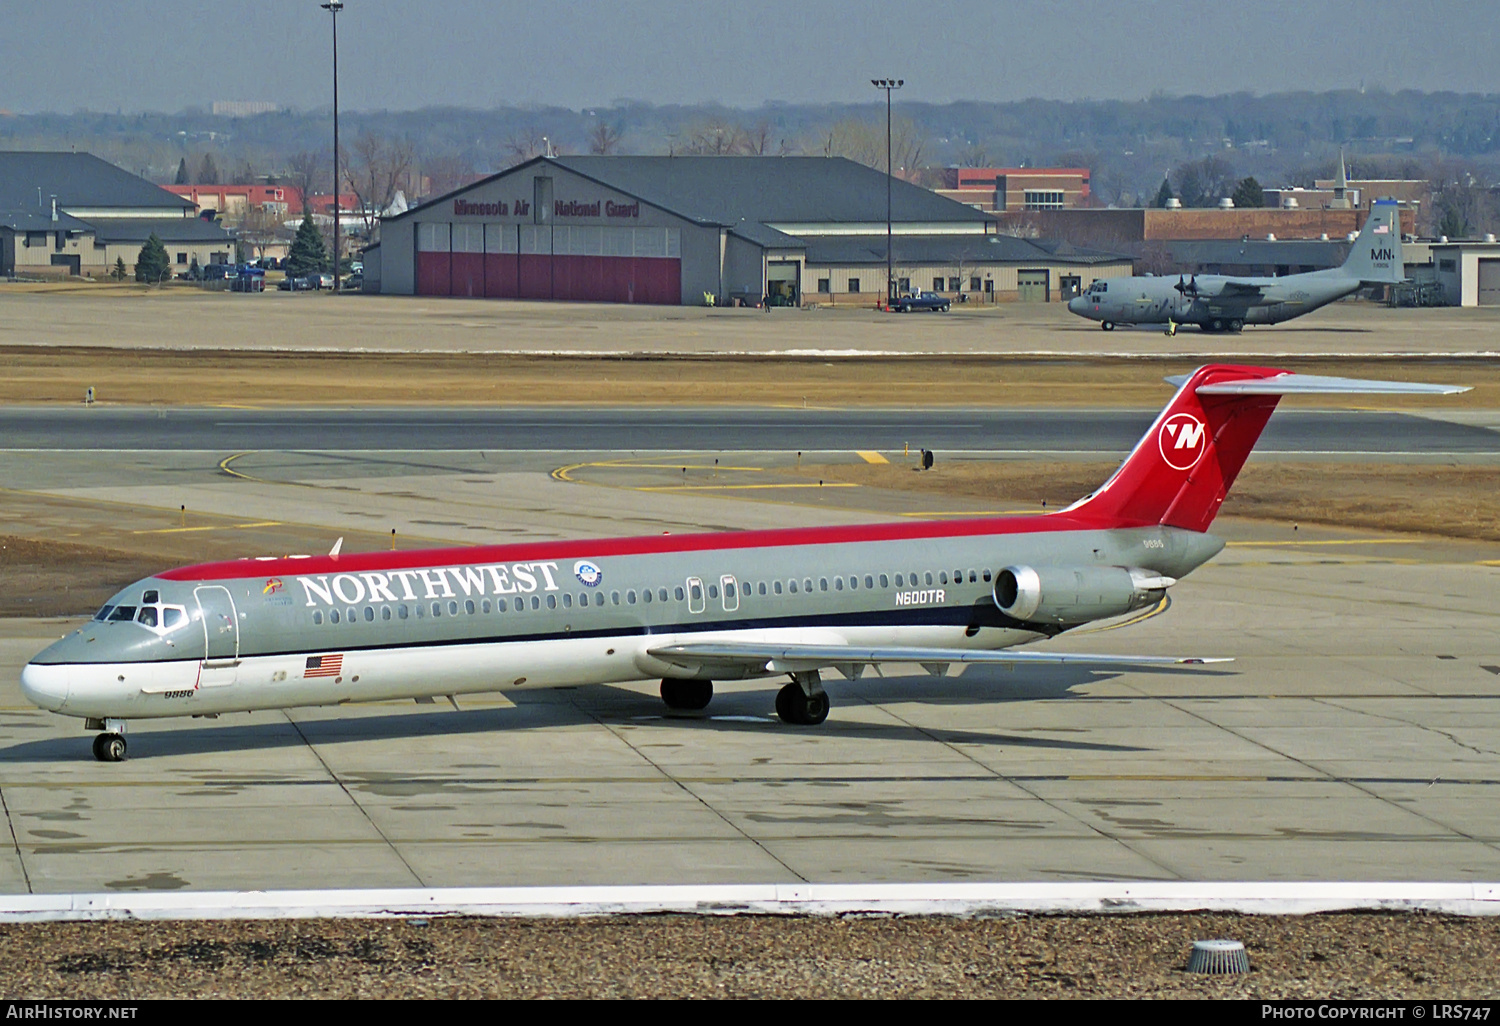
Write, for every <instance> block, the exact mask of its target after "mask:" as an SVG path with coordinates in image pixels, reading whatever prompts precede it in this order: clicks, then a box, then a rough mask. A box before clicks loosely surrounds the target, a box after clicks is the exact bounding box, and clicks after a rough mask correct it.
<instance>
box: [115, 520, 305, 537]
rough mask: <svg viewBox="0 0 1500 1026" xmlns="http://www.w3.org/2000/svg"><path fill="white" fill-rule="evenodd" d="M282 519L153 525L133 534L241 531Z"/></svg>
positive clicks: (274, 522) (277, 523)
mask: <svg viewBox="0 0 1500 1026" xmlns="http://www.w3.org/2000/svg"><path fill="white" fill-rule="evenodd" d="M280 526H281V521H280V520H256V521H254V522H253V523H249V524H211V525H208V526H205V527H153V528H151V529H149V530H142V531H131V532H130V533H131V534H182V533H184V532H187V531H239V530H242V529H244V528H246V527H280Z"/></svg>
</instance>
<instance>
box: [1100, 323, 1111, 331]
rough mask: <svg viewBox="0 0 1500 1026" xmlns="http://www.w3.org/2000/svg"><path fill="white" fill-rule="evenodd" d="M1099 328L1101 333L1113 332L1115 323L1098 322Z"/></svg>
mask: <svg viewBox="0 0 1500 1026" xmlns="http://www.w3.org/2000/svg"><path fill="white" fill-rule="evenodd" d="M1099 328H1100V330H1101V331H1114V330H1115V322H1114V321H1100V322H1099Z"/></svg>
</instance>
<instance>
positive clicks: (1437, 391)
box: [1166, 374, 1469, 395]
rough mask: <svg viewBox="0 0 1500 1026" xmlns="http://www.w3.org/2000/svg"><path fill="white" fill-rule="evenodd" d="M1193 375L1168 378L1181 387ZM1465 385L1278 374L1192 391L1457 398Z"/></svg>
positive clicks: (1202, 392)
mask: <svg viewBox="0 0 1500 1026" xmlns="http://www.w3.org/2000/svg"><path fill="white" fill-rule="evenodd" d="M1190 377H1191V375H1188V374H1178V375H1174V376H1172V377H1170V378H1167V379H1166V380H1167V384H1169V385H1173V386H1175V387H1177V388H1181V387H1182V386H1183V385H1185V384H1187V382H1188V380H1189V378H1190ZM1468 390H1469V389H1468V387H1467V386H1464V385H1428V384H1422V383H1420V382H1414V381H1372V380H1370V379H1368V378H1332V377H1327V376H1325V375H1322V374H1277V375H1275V376H1274V377H1268V378H1242V379H1240V380H1230V381H1212V382H1208V383H1205V384H1202V385H1199V386H1198V387H1197V388H1195V389H1193V392H1194V393H1195V394H1197V395H1455V394H1457V393H1459V392H1467V391H1468Z"/></svg>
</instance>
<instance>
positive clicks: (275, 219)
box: [239, 204, 292, 257]
mask: <svg viewBox="0 0 1500 1026" xmlns="http://www.w3.org/2000/svg"><path fill="white" fill-rule="evenodd" d="M285 216H286V215H284V214H280V213H277V212H276V211H274V210H268V209H266V206H265V205H264V204H251V206H250V208H249V209H248V210H246V211H245V217H244V220H242V221H241V222H240V227H239V241H240V243H241V244H242V245H244V246H247V247H249V249H250V250H251V251H252V252H253V253H254V254H255V255H256V256H257V257H263V256H265V255H266V250H267V249H269V248H270V247H271V246H276V245H281V244H283V243H288V242H290V241H291V238H292V232H291V230H290V229H288V228H287V227H286V225H285V224H283V223H282V218H283V217H285Z"/></svg>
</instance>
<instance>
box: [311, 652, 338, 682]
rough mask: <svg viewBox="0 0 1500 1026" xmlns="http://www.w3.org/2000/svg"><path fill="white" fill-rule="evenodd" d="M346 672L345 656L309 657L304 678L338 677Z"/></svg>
mask: <svg viewBox="0 0 1500 1026" xmlns="http://www.w3.org/2000/svg"><path fill="white" fill-rule="evenodd" d="M343 672H344V654H343V653H342V652H340V653H339V654H338V655H321V656H308V657H307V669H306V670H305V671H304V672H303V674H302V676H304V677H337V676H338V675H339V674H341V673H343Z"/></svg>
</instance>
